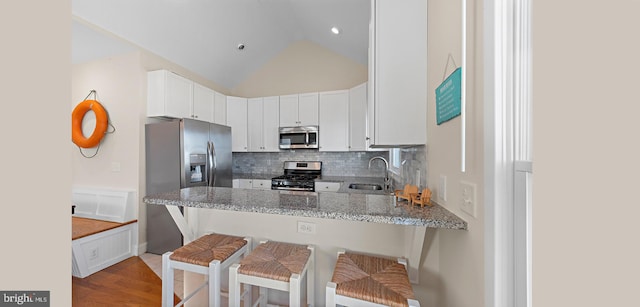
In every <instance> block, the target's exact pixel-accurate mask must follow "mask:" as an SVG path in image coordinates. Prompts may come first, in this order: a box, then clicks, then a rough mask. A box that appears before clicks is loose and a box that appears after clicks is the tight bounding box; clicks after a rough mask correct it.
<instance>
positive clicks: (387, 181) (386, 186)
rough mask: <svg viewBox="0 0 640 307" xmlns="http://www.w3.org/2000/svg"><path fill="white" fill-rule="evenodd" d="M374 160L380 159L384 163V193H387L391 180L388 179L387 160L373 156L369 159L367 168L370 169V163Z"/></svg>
mask: <svg viewBox="0 0 640 307" xmlns="http://www.w3.org/2000/svg"><path fill="white" fill-rule="evenodd" d="M375 159H380V160H382V162H384V191H385V192H389V191H390V190H391V180H390V179H389V162H388V161H387V159H385V158H384V157H381V156H375V157H373V158H371V159H369V168H371V162H372V161H373V160H375Z"/></svg>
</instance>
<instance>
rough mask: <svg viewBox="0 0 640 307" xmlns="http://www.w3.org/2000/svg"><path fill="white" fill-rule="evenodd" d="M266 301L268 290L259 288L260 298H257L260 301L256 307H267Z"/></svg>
mask: <svg viewBox="0 0 640 307" xmlns="http://www.w3.org/2000/svg"><path fill="white" fill-rule="evenodd" d="M268 299H269V289H267V288H265V287H260V297H259V298H258V300H259V301H260V304H259V305H258V306H260V307H267V301H268Z"/></svg>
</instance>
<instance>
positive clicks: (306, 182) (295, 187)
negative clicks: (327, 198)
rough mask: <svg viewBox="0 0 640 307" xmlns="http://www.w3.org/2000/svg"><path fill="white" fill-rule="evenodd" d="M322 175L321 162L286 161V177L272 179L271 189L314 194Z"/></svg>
mask: <svg viewBox="0 0 640 307" xmlns="http://www.w3.org/2000/svg"><path fill="white" fill-rule="evenodd" d="M321 175H322V162H321V161H285V162H284V175H281V176H278V177H273V178H271V189H272V190H290V191H311V192H313V191H315V179H316V178H320V176H321Z"/></svg>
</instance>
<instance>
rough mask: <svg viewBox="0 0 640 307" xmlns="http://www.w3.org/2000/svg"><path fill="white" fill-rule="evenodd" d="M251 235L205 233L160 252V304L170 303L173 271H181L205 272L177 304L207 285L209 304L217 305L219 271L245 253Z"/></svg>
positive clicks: (218, 302) (172, 288)
mask: <svg viewBox="0 0 640 307" xmlns="http://www.w3.org/2000/svg"><path fill="white" fill-rule="evenodd" d="M249 246H251V238H242V237H237V236H230V235H224V234H216V233H212V234H207V235H204V236H202V237H200V238H198V239H196V240H194V241H192V242H190V243H188V244H187V245H184V246H182V247H180V248H178V249H176V250H175V251H173V252H166V253H164V254H163V255H162V306H163V307H167V306H174V305H173V295H174V285H173V279H174V276H173V270H174V269H178V270H183V271H189V272H194V273H199V274H203V275H206V276H207V278H206V281H205V283H204V284H203V285H201V286H200V287H198V289H196V290H195V291H193V292H192V293H191V294H189V295H187V296H185V298H184V299H183V300H182V301H180V303H179V304H178V305H177V306H181V305H182V304H184V303H185V302H186V301H187V300H189V299H190V298H191V297H193V295H195V294H196V293H197V292H198V291H200V290H202V289H203V288H204V287H205V286H207V285H208V289H209V306H215V307H218V306H220V274H221V271H222V270H224V269H226V268H228V267H229V266H230V265H231V264H232V263H235V262H237V261H238V260H239V259H240V257H241V256H243V255H244V256H246V254H247V253H248V252H249V250H250V249H249Z"/></svg>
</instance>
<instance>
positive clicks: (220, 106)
mask: <svg viewBox="0 0 640 307" xmlns="http://www.w3.org/2000/svg"><path fill="white" fill-rule="evenodd" d="M213 101H214V102H213V122H214V123H216V124H220V125H226V124H227V96H225V95H224V94H221V93H218V92H215V97H214V100H213Z"/></svg>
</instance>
